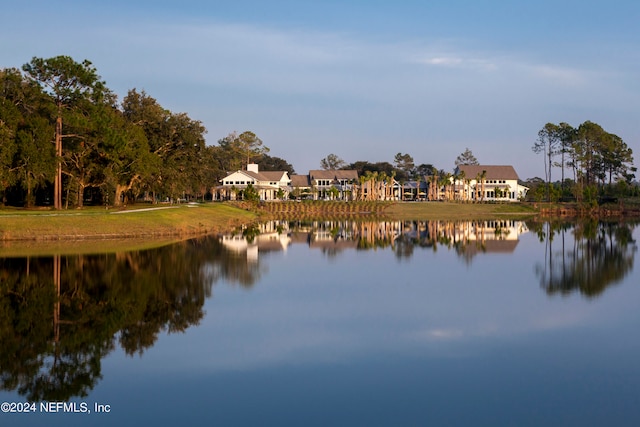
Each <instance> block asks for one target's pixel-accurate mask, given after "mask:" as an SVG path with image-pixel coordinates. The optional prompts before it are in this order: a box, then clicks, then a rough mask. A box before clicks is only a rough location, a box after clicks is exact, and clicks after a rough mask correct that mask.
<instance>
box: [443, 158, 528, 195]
mask: <svg viewBox="0 0 640 427" xmlns="http://www.w3.org/2000/svg"><path fill="white" fill-rule="evenodd" d="M518 180H519V178H518V174H517V173H516V170H515V169H514V168H513V166H508V165H459V166H457V167H456V169H455V171H454V177H453V178H452V181H453V191H454V197H455V199H457V200H473V201H506V202H516V201H518V200H522V199H524V197H525V196H526V195H527V191H529V188H528V187H525V186H524V185H520V184H519V183H518Z"/></svg>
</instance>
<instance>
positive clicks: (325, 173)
mask: <svg viewBox="0 0 640 427" xmlns="http://www.w3.org/2000/svg"><path fill="white" fill-rule="evenodd" d="M357 182H358V172H357V171H355V170H310V171H309V175H292V176H291V187H292V188H293V192H294V195H296V196H299V197H311V198H313V199H314V200H318V199H320V200H329V199H331V200H350V199H351V198H352V195H353V187H354V185H355V184H356V183H357Z"/></svg>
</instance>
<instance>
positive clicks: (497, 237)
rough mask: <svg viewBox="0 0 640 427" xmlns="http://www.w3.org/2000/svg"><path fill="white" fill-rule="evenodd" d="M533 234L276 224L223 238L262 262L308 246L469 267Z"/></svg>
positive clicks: (419, 224) (480, 224) (492, 227)
mask: <svg viewBox="0 0 640 427" xmlns="http://www.w3.org/2000/svg"><path fill="white" fill-rule="evenodd" d="M527 231H528V227H527V225H526V223H525V222H524V221H516V220H492V221H395V222H389V221H386V222H379V221H308V222H303V221H271V222H268V223H265V224H260V225H256V226H253V227H251V228H245V229H243V230H241V231H238V232H236V233H233V234H229V235H225V236H222V237H221V241H222V243H223V245H224V246H225V247H226V248H228V249H229V250H231V251H233V252H235V253H238V254H244V256H246V258H247V259H248V260H249V261H250V262H254V263H256V262H258V258H259V254H260V253H266V252H271V251H286V250H287V248H288V247H289V246H290V245H293V244H305V245H308V246H309V247H310V248H313V249H319V250H320V251H321V252H322V253H324V254H326V255H327V256H331V257H333V256H336V255H338V254H340V253H341V252H343V251H344V250H349V249H355V250H370V249H384V248H390V249H391V250H393V251H394V253H395V255H396V257H397V258H398V259H404V258H407V259H408V258H411V257H412V256H413V254H414V249H415V248H416V247H419V248H431V249H432V250H434V251H435V250H437V249H438V247H441V248H447V249H455V251H456V253H457V254H458V255H459V256H460V257H461V258H462V259H463V260H464V261H465V262H466V263H470V262H471V260H472V259H473V258H474V257H475V256H476V255H477V254H479V253H492V252H506V253H509V252H513V251H514V250H515V248H516V246H517V244H518V241H519V238H520V236H521V235H522V234H523V233H526V232H527Z"/></svg>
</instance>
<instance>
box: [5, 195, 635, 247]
mask: <svg viewBox="0 0 640 427" xmlns="http://www.w3.org/2000/svg"><path fill="white" fill-rule="evenodd" d="M533 217H539V218H544V219H548V218H565V219H569V218H581V217H595V218H599V219H625V218H640V206H636V205H633V206H632V207H628V206H623V205H618V206H601V207H599V208H597V209H594V210H588V211H587V210H580V209H578V208H577V206H575V205H569V204H563V205H558V204H553V205H552V204H544V203H517V204H491V203H477V204H471V203H455V202H366V201H364V202H338V201H303V202H293V201H286V202H268V203H257V204H256V203H249V202H224V203H202V204H184V205H171V206H152V207H149V205H136V206H129V207H127V208H126V209H119V210H105V209H104V208H86V209H83V210H80V211H75V210H74V211H51V210H21V209H2V210H0V254H2V253H4V252H6V249H7V247H10V246H16V243H17V242H25V244H24V246H32V247H37V246H39V245H46V246H57V247H59V248H60V250H64V249H65V248H66V249H70V248H68V246H70V245H74V246H77V245H79V243H78V242H93V243H94V244H93V246H112V245H111V244H107V242H109V243H111V242H117V243H116V244H115V245H113V246H118V245H120V244H121V245H122V246H128V245H125V244H122V242H131V243H132V242H133V241H138V242H148V243H150V244H153V242H159V241H168V242H172V241H179V240H183V239H187V238H192V237H198V236H203V235H211V234H217V233H223V232H230V231H233V230H234V229H236V228H238V227H240V226H243V225H250V224H252V223H255V222H258V221H266V220H269V219H282V220H292V221H295V220H323V219H326V220H339V219H342V220H345V219H353V220H359V219H368V220H370V219H377V220H380V221H403V220H481V219H489V220H490V219H496V218H514V219H522V218H533ZM96 242H97V243H96ZM100 242H102V243H104V245H101V244H100ZM82 245H84V246H92V245H91V244H84V243H83V244H82Z"/></svg>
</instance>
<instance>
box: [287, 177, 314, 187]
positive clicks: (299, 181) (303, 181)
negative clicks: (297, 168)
mask: <svg viewBox="0 0 640 427" xmlns="http://www.w3.org/2000/svg"><path fill="white" fill-rule="evenodd" d="M291 186H292V187H294V188H295V187H311V184H310V183H309V175H291Z"/></svg>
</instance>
